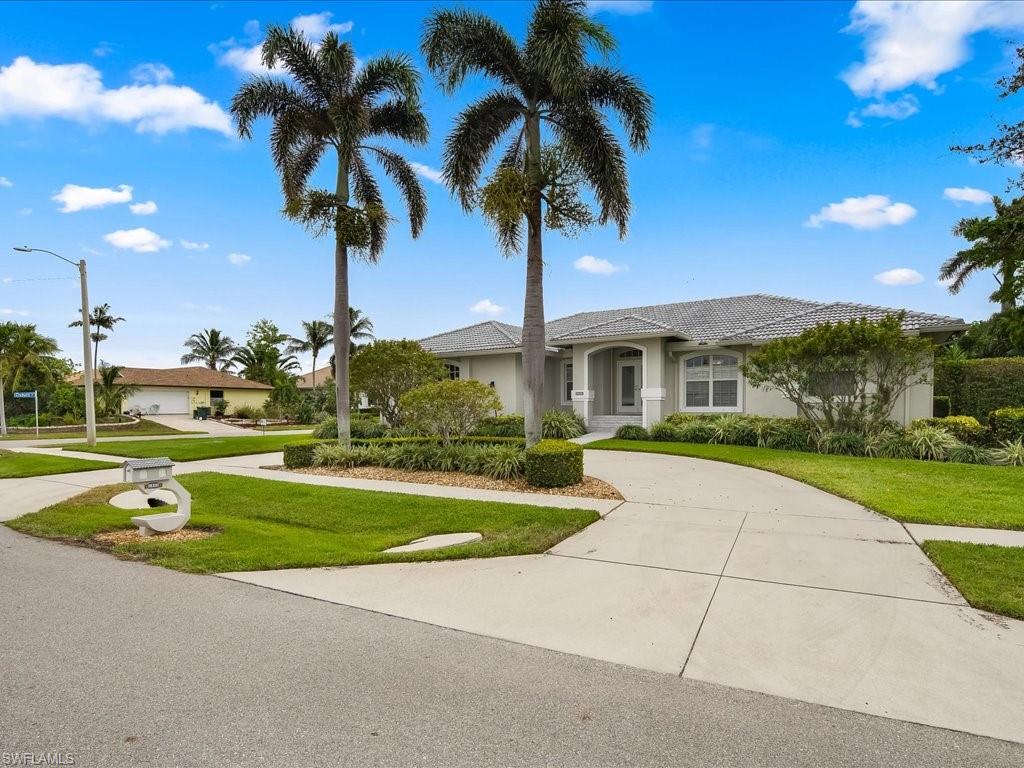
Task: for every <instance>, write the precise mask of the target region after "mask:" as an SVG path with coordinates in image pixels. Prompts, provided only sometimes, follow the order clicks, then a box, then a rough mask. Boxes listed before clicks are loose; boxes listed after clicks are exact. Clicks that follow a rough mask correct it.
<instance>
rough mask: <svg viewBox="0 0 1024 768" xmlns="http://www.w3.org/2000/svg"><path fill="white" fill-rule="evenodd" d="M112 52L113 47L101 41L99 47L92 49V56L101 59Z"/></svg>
mask: <svg viewBox="0 0 1024 768" xmlns="http://www.w3.org/2000/svg"><path fill="white" fill-rule="evenodd" d="M113 52H114V46H112V45H111V44H110V43H108V42H106V41H102V42H101V43H100V44H99V45H97V46H96V47H95V48H93V49H92V55H93V56H95V57H97V58H99V59H102V58H105V57H107V56H109V55H110V54H112V53H113Z"/></svg>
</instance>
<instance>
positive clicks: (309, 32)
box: [210, 11, 355, 75]
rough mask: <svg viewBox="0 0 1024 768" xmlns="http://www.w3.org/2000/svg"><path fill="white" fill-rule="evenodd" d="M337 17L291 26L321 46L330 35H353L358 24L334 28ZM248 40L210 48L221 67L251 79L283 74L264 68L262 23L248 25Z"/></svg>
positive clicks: (312, 17)
mask: <svg viewBox="0 0 1024 768" xmlns="http://www.w3.org/2000/svg"><path fill="white" fill-rule="evenodd" d="M333 16H334V14H333V13H331V12H330V11H324V12H322V13H310V14H306V15H304V16H296V17H295V18H294V19H292V20H291V22H290V24H289V26H291V27H292V28H293V29H296V30H298V31H299V32H302V33H303V34H304V35H305V36H306V37H307V38H309V39H310V40H311V41H312V42H314V43H318V42H320V41H321V40H323V38H324V35H326V34H327V33H328V32H334V33H336V34H339V35H343V34H345V33H346V32H351V31H352V27H354V26H355V23H354V22H352V21H345V22H341V23H339V24H332V23H331V18H332V17H333ZM244 29H245V37H244V38H243V39H242V40H236V39H235V38H233V37H232V38H229V39H227V40H224V41H222V42H220V43H214V44H213V45H211V46H210V51H211V52H212V53H213V54H215V55H216V56H217V63H218V64H220V65H221V66H225V67H231V68H232V69H236V70H238V71H239V72H242V73H244V74H249V75H266V74H271V73H277V72H279V70H280V68H279V67H273V68H270V67H266V66H264V64H263V41H262V40H261V39H260V23H259V22H258V21H256V20H255V19H251V20H249V21H247V22H246V23H245V28H244Z"/></svg>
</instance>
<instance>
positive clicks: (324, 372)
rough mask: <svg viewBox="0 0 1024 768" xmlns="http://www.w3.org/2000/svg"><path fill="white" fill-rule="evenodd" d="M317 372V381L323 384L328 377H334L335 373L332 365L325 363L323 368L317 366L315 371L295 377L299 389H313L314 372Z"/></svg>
mask: <svg viewBox="0 0 1024 768" xmlns="http://www.w3.org/2000/svg"><path fill="white" fill-rule="evenodd" d="M314 373H315V374H316V383H317V384H323V383H324V382H325V381H327V380H328V379H333V378H334V374H332V373H331V366H330V365H325V366H323V367H322V368H317V369H316V370H315V371H310V372H309V373H304V374H302V375H301V376H296V377H295V386H296V387H298V388H299V389H312V388H313V374H314Z"/></svg>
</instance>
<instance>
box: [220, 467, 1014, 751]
mask: <svg viewBox="0 0 1024 768" xmlns="http://www.w3.org/2000/svg"><path fill="white" fill-rule="evenodd" d="M586 462H587V467H586V469H587V472H588V473H589V474H591V475H595V476H597V477H601V478H603V479H605V480H608V481H609V482H611V483H613V484H614V485H615V486H616V487H618V488H619V490H620V491H622V493H623V495H624V497H625V499H626V501H625V502H624V503H623V504H621V505H620V506H618V507H617V508H615V509H614V510H612V511H611V512H610V513H608V514H607V515H606V516H605V517H604V519H602V520H601V521H599V522H597V523H595V524H594V525H592V526H591V527H589V528H587V529H586V530H584V531H582V532H581V533H579V534H578V535H576V536H573V537H571V538H569V539H567V540H565V541H563V542H562V543H561V544H559V545H558V546H556V547H555V548H554V549H553V550H551V551H550V552H549V553H548V554H546V555H537V556H531V557H509V558H497V559H489V560H475V561H472V560H471V561H459V562H447V563H416V564H401V565H376V566H364V567H356V568H317V569H295V570H286V571H263V572H254V573H232V574H224V576H225V577H226V578H229V579H233V580H236V581H244V582H248V583H250V584H256V585H260V586H264V587H270V588H273V589H277V590H282V591H286V592H291V593H295V594H299V595H305V596H308V597H314V598H318V599H321V600H326V601H330V602H335V603H341V604H345V605H350V606H356V607H360V608H365V609H369V610H372V611H377V612H381V613H386V614H391V615H395V616H402V617H406V618H411V619H416V620H419V621H423V622H428V623H431V624H437V625H441V626H445V627H452V628H455V629H460V630H465V631H468V632H473V633H477V634H481V635H488V636H491V637H498V638H504V639H507V640H513V641H517V642H520V643H525V644H528V645H534V646H539V647H542V648H550V649H554V650H559V651H564V652H568V653H573V654H578V655H581V656H588V657H592V658H596V659H602V660H606V661H613V662H617V663H620V664H626V665H630V666H634V667H640V668H644V669H649V670H656V671H659V672H668V673H672V674H675V675H681V676H682V677H684V678H690V679H695V680H703V681H708V682H714V683H722V684H725V685H728V686H733V687H737V688H745V689H749V690H753V691H760V692H764V693H772V694H777V695H781V696H787V697H790V698H794V699H800V700H803V701H808V702H814V703H819V704H827V705H830V706H835V707H841V708H843V709H849V710H855V711H859V712H866V713H869V714H875V715H882V716H885V717H893V718H899V719H902V720H909V721H914V722H919V723H925V724H929V725H936V726H941V727H945V728H952V729H956V730H963V731H968V732H972V733H978V734H983V735H988V736H994V737H998V738H1003V739H1009V740H1013V741H1019V742H1024V622H1018V621H1013V620H1010V619H1002V618H999V617H993V616H991V615H988V614H985V613H982V612H980V611H976V610H974V609H972V608H969V607H967V605H966V604H965V602H964V600H963V598H962V597H961V596H960V595H959V594H958V593H957V591H956V590H955V589H953V587H952V586H951V585H950V584H949V583H948V582H947V581H946V580H945V578H944V577H943V576H942V575H941V573H939V572H938V571H937V570H936V569H935V568H934V567H933V566H932V565H931V563H930V562H929V561H928V559H927V558H926V557H925V556H924V554H923V553H922V552H921V550H920V549H919V548H918V547H917V545H916V544H915V543H914V541H913V539H912V538H911V537H910V535H909V534H908V533H907V531H906V530H905V529H904V528H903V526H902V525H900V524H899V523H896V522H894V521H892V520H890V519H888V518H884V517H882V516H879V515H876V514H875V513H873V512H870V511H868V510H866V509H864V508H863V507H860V506H858V505H856V504H853V503H851V502H848V501H845V500H842V499H839V498H837V497H834V496H831V495H829V494H827V493H824V492H822V491H818V490H816V489H813V488H810V487H808V486H806V485H803V484H800V483H797V482H795V481H791V480H788V479H786V478H782V477H779V476H777V475H772V474H769V473H766V472H761V471H759V470H754V469H748V468H744V467H737V466H732V465H728V464H719V463H714V462H707V461H701V460H697V459H686V458H679V457H669V456H657V455H645V454H639V453H634V454H627V453H613V452H603V451H588V452H587V455H586Z"/></svg>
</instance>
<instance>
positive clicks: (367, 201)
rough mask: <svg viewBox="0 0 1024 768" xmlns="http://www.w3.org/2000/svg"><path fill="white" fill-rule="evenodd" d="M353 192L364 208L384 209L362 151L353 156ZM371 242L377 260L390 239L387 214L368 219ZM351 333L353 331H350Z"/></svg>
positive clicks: (374, 258)
mask: <svg viewBox="0 0 1024 768" xmlns="http://www.w3.org/2000/svg"><path fill="white" fill-rule="evenodd" d="M352 182H353V183H352V193H353V196H354V197H355V200H356V202H357V203H358V204H359V206H360V207H361V208H363V209H364V210H374V209H380V210H383V209H384V198H383V197H382V196H381V193H380V186H379V185H378V184H377V180H376V179H375V178H374V177H373V173H372V172H371V171H370V168H369V166H368V165H367V164H366V161H365V160H364V159H363V157H362V155H361V154H360V153H358V152H357V153H356V154H355V155H353V157H352ZM367 224H368V226H369V230H370V232H369V234H370V244H369V247H368V249H367V251H368V253H369V254H370V259H371V261H376V260H377V259H378V258H379V257H380V254H381V253H383V252H384V245H385V243H387V239H388V218H387V217H386V216H381V217H371V218H369V219H368V220H367ZM350 335H351V331H350Z"/></svg>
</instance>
